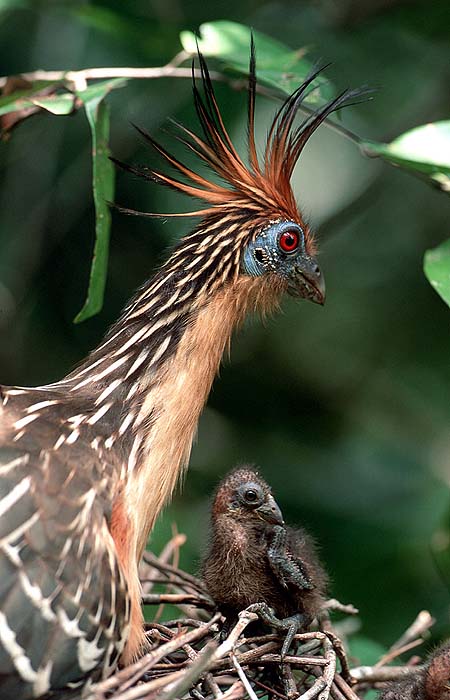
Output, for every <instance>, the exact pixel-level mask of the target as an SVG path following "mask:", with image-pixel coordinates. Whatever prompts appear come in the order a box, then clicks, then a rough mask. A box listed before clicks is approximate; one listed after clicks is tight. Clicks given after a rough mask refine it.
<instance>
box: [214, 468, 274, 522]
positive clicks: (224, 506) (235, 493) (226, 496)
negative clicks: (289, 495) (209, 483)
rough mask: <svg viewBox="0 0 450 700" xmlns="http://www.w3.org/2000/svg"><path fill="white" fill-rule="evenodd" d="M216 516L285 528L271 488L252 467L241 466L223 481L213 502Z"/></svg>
mask: <svg viewBox="0 0 450 700" xmlns="http://www.w3.org/2000/svg"><path fill="white" fill-rule="evenodd" d="M212 514H213V517H216V518H217V517H218V516H220V515H227V516H230V517H232V518H233V520H241V521H245V522H248V521H254V522H261V521H263V522H264V523H268V524H270V525H283V524H284V521H283V515H282V513H281V510H280V508H279V506H278V504H277V502H276V501H275V499H274V497H273V496H272V494H271V492H270V488H269V486H268V485H267V484H266V482H265V481H264V480H263V479H262V478H261V477H260V475H259V474H258V472H257V471H256V470H255V469H253V468H252V467H240V468H239V469H236V470H234V471H232V472H231V473H230V474H228V476H226V477H225V479H223V481H221V483H220V485H219V487H218V489H217V492H216V495H215V498H214V503H213V508H212Z"/></svg>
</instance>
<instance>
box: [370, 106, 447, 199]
mask: <svg viewBox="0 0 450 700" xmlns="http://www.w3.org/2000/svg"><path fill="white" fill-rule="evenodd" d="M361 147H362V148H363V150H364V151H365V152H366V153H367V154H368V155H374V156H380V157H381V158H384V159H385V160H387V161H389V162H390V163H392V164H393V165H397V166H399V167H401V168H405V169H406V170H412V171H415V172H416V173H418V174H421V175H425V177H428V178H430V180H431V181H432V183H433V184H435V185H436V186H437V187H439V189H441V190H443V191H444V192H447V193H448V194H450V120H447V121H441V122H434V123H430V124H424V125H422V126H418V127H417V128H415V129H412V130H411V131H407V132H406V133H405V134H402V135H401V136H399V137H398V138H396V139H395V140H394V141H392V142H391V143H388V144H386V143H376V142H375V141H365V142H362V143H361Z"/></svg>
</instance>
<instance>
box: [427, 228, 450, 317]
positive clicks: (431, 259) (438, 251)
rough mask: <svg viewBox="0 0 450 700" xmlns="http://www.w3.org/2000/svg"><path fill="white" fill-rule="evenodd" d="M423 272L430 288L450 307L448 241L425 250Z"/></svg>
mask: <svg viewBox="0 0 450 700" xmlns="http://www.w3.org/2000/svg"><path fill="white" fill-rule="evenodd" d="M424 272H425V276H426V277H427V279H428V281H429V283H430V284H431V286H432V287H433V288H434V289H435V290H436V292H437V293H438V294H439V296H440V297H442V299H443V300H444V301H445V303H446V304H447V305H448V306H450V240H448V241H445V242H444V243H441V245H439V246H438V247H437V248H433V249H431V250H427V252H426V253H425V260H424Z"/></svg>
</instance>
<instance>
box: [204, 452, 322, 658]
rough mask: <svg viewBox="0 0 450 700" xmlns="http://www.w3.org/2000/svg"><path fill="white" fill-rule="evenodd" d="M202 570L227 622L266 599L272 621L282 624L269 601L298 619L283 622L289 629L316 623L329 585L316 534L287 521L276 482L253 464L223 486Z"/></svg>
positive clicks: (282, 614) (214, 509)
mask: <svg viewBox="0 0 450 700" xmlns="http://www.w3.org/2000/svg"><path fill="white" fill-rule="evenodd" d="M202 575H203V579H204V581H205V583H206V586H207V587H208V590H209V593H210V595H211V596H212V598H213V599H214V601H215V603H216V604H217V606H218V608H219V610H220V611H221V612H222V613H223V615H225V617H226V618H227V624H232V623H233V622H234V621H235V620H236V619H237V616H238V613H239V612H240V611H241V610H243V609H244V608H248V607H249V606H251V605H254V604H260V603H263V604H264V605H263V607H262V608H260V611H261V612H262V613H263V619H264V618H265V619H266V621H267V622H268V623H269V624H272V623H273V626H277V625H276V622H275V621H274V620H273V621H272V622H271V620H270V615H265V614H264V613H265V612H267V608H266V606H268V607H269V608H271V609H272V610H273V613H274V616H275V617H276V618H278V619H279V620H281V621H283V620H286V619H289V620H291V619H292V622H288V623H286V624H283V625H281V626H279V629H284V630H286V631H289V629H290V627H291V626H292V625H294V627H295V629H293V630H292V631H297V630H298V629H304V628H305V627H307V626H308V625H309V624H310V623H311V621H312V620H313V618H314V617H316V615H317V614H318V613H319V611H320V609H321V606H322V604H323V602H324V596H325V591H326V584H327V575H326V573H325V571H324V569H323V567H322V565H321V564H320V562H319V559H318V556H317V552H316V547H315V545H314V541H313V540H312V538H311V537H310V535H308V533H307V532H306V531H305V530H304V529H302V528H297V529H294V528H292V527H287V526H285V525H284V522H283V517H282V514H281V511H280V509H279V507H278V505H277V503H276V502H275V500H274V498H273V496H272V494H271V491H270V487H269V486H268V484H267V483H266V482H265V481H264V480H263V479H262V478H261V476H260V475H259V473H258V472H257V471H256V470H255V469H254V468H253V467H248V466H245V467H240V468H239V469H237V470H235V471H233V472H231V473H230V474H229V475H228V476H226V477H225V479H224V480H223V481H222V482H221V483H220V485H219V487H218V489H217V492H216V495H215V498H214V502H213V505H212V510H211V541H210V546H209V551H208V554H207V556H206V558H205V561H204V564H203V569H202ZM255 609H256V608H255ZM295 623H298V624H295ZM289 641H290V640H289V639H288V644H287V645H286V647H288V646H289ZM286 650H287V648H286V649H285V651H286Z"/></svg>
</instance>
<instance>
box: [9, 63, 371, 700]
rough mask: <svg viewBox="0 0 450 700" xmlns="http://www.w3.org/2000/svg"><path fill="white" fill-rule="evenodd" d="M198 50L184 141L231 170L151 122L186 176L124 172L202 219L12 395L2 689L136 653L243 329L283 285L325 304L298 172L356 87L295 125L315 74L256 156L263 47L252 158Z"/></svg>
mask: <svg viewBox="0 0 450 700" xmlns="http://www.w3.org/2000/svg"><path fill="white" fill-rule="evenodd" d="M199 61H200V69H201V73H202V77H203V79H202V84H203V93H201V91H200V90H199V88H198V86H197V85H196V83H195V82H194V86H193V93H194V103H195V107H196V110H197V114H198V120H199V122H200V127H201V129H202V131H203V138H201V137H200V136H198V135H197V134H195V133H194V132H192V131H190V130H188V129H186V128H185V127H182V126H180V127H179V128H180V133H181V136H180V137H179V138H180V139H181V140H182V141H183V142H184V144H185V146H186V147H187V148H188V149H189V150H190V151H191V152H193V153H194V154H195V155H196V156H197V157H198V158H199V159H200V160H201V161H202V162H203V163H206V164H207V165H208V166H209V167H210V169H211V170H213V171H214V172H215V173H216V174H217V175H218V176H220V178H221V180H222V183H221V184H220V183H218V182H217V181H216V180H214V181H213V180H211V181H209V180H207V179H206V178H205V177H204V176H202V175H198V174H197V173H196V172H194V171H193V170H191V169H190V168H188V167H187V166H185V165H183V163H182V162H180V161H179V160H177V159H175V158H174V157H173V156H171V155H170V153H169V152H168V151H166V150H165V149H164V148H163V147H162V146H160V145H159V144H158V143H157V142H156V141H155V140H154V139H153V137H152V136H150V135H149V134H146V133H144V132H142V133H144V136H145V138H146V139H147V141H148V142H149V144H150V145H151V146H152V147H153V149H154V150H155V151H156V152H158V153H159V154H160V155H161V156H162V157H163V159H165V161H167V163H169V164H170V165H171V166H173V168H174V169H175V170H176V171H178V173H179V174H180V175H181V177H182V178H184V180H179V179H177V178H176V177H172V176H170V175H165V174H164V173H163V172H160V171H159V170H155V169H153V168H144V169H138V168H135V167H131V166H124V167H127V169H128V170H129V171H130V172H132V173H134V174H138V175H142V176H143V177H144V178H146V179H148V180H150V181H156V182H159V183H161V184H163V185H166V186H168V187H170V188H172V189H174V190H177V191H179V192H182V193H185V194H187V195H190V196H192V197H197V198H200V199H202V200H204V201H206V204H207V206H206V208H204V209H202V210H200V211H197V212H194V214H196V215H199V216H200V217H201V219H200V222H199V223H198V224H197V225H196V226H195V228H194V229H193V230H192V232H191V233H188V234H187V235H184V237H182V238H181V240H180V242H179V243H178V244H177V245H176V246H175V247H174V249H173V250H172V252H171V254H170V256H169V258H168V260H167V262H165V263H164V264H163V265H162V266H161V267H160V269H159V270H158V271H157V272H156V273H155V274H154V276H153V277H152V278H151V279H150V280H149V281H148V282H146V283H145V284H144V285H143V287H142V288H141V289H140V290H139V291H138V292H137V294H136V295H135V296H134V297H133V298H132V300H131V301H130V302H129V304H128V305H127V306H126V308H125V310H124V312H123V314H122V316H121V317H120V319H119V320H118V321H117V322H116V323H115V324H114V325H113V326H112V327H111V329H110V330H109V332H108V333H107V334H106V337H105V338H104V340H103V341H102V342H101V343H100V345H99V346H98V347H97V348H96V349H95V350H93V351H92V352H91V354H90V355H89V356H88V357H87V358H86V359H85V360H84V361H83V362H82V363H81V364H80V366H79V367H78V368H77V369H75V370H73V371H72V372H70V374H68V375H67V376H66V377H65V378H64V379H62V380H61V381H58V382H55V383H54V384H49V385H46V386H40V387H36V388H22V387H14V388H11V387H9V388H8V387H5V388H3V389H2V390H1V394H0V446H1V447H0V450H1V452H0V696H1V697H5V698H6V697H14V698H15V700H26V699H27V698H32V697H38V696H40V695H42V694H44V693H46V692H47V691H49V690H56V689H60V688H64V687H66V686H67V685H68V684H72V685H73V684H79V685H80V686H83V685H84V684H86V682H87V680H86V679H87V678H88V677H90V678H91V679H93V680H95V679H98V678H101V677H104V676H106V675H107V674H109V673H110V672H111V670H112V669H114V667H115V666H116V664H117V661H118V658H119V657H121V660H122V663H127V662H129V661H130V660H132V659H133V658H134V657H136V656H137V655H138V654H139V653H140V652H141V651H142V649H143V647H144V642H145V636H144V628H143V616H142V612H141V606H140V585H139V578H138V564H139V560H140V558H141V554H142V551H143V549H144V547H145V544H146V542H147V538H148V535H149V532H150V530H151V528H152V526H153V523H154V521H155V518H156V517H157V515H158V513H159V511H160V510H161V508H162V507H163V506H164V504H165V503H167V501H168V499H169V498H170V495H171V493H172V491H173V489H174V486H175V484H176V482H177V479H178V477H179V475H180V473H181V471H182V470H183V469H184V468H185V467H186V465H187V463H188V460H189V454H190V450H191V444H192V440H193V437H194V435H195V432H196V428H197V422H198V418H199V415H200V412H201V410H202V408H203V406H204V404H205V401H206V399H207V397H208V393H209V390H210V387H211V384H212V381H213V379H214V376H215V374H216V371H217V369H218V366H219V363H220V361H221V358H222V354H223V352H224V350H225V348H227V347H228V345H229V342H230V338H231V334H232V332H233V330H234V328H235V327H236V326H237V325H238V324H239V323H240V322H241V321H242V320H243V319H244V317H245V316H246V314H247V313H248V312H250V311H259V312H261V313H266V312H268V311H270V310H272V309H274V308H276V307H277V305H278V304H279V302H280V300H281V298H282V296H283V294H284V293H286V292H287V293H288V294H291V295H294V296H297V297H300V298H303V299H309V300H311V301H314V302H317V303H319V304H322V303H323V301H324V294H325V292H324V283H323V278H322V275H321V272H320V269H319V267H318V265H317V262H316V259H315V257H314V256H315V252H316V247H315V243H314V240H313V235H312V233H311V231H310V228H309V226H308V224H307V222H306V221H305V220H304V219H303V216H302V215H301V213H300V212H299V210H298V208H297V206H296V203H295V199H294V195H293V193H292V190H291V187H290V182H289V181H290V177H291V174H292V171H293V169H294V166H295V164H296V162H297V159H298V157H299V156H300V154H301V152H302V150H303V148H304V146H305V144H306V142H307V141H308V139H309V138H310V136H311V135H312V134H313V132H314V131H315V130H316V129H317V127H318V126H319V125H320V124H321V123H322V122H323V120H324V119H326V118H327V117H328V115H329V114H331V113H332V112H333V111H334V110H336V109H338V108H340V107H342V106H344V105H345V104H347V103H349V102H352V101H354V98H355V97H356V95H357V94H358V93H357V92H351V91H345V92H343V93H342V94H340V95H338V96H337V97H335V98H334V99H332V100H331V101H330V102H328V103H327V104H325V105H323V106H322V107H320V108H318V109H317V111H316V112H315V113H314V114H312V115H311V116H309V117H308V118H306V119H305V120H304V121H303V122H301V123H300V124H299V125H298V126H295V127H294V126H293V122H294V117H295V115H296V113H297V111H298V109H299V107H300V106H301V104H302V100H303V99H304V98H305V96H307V95H308V92H309V91H310V90H311V89H313V87H314V80H315V78H316V75H317V72H315V73H313V74H311V75H310V76H309V77H308V78H307V79H306V80H305V82H304V83H303V85H301V86H300V87H299V88H298V89H297V90H296V91H295V92H294V93H293V94H292V95H291V97H289V98H288V99H287V100H286V102H285V103H284V104H283V105H282V106H281V108H280V109H279V110H278V112H277V114H276V115H275V118H274V120H273V123H272V126H271V128H270V130H269V134H268V138H267V143H266V147H265V151H264V159H263V161H260V160H259V158H258V156H257V152H256V147H255V137H254V112H255V85H256V77H255V58H254V51H253V49H252V51H251V61H250V83H249V93H248V95H249V96H248V125H247V128H248V159H249V163H248V165H246V164H245V163H244V161H243V160H242V159H241V157H240V156H239V155H238V153H237V152H236V150H235V149H234V147H233V144H232V143H231V140H230V137H229V135H228V133H227V131H226V128H225V126H224V124H223V121H222V118H221V115H220V112H219V109H218V106H217V103H216V100H215V96H214V91H213V87H212V84H211V81H210V77H209V75H208V70H207V67H206V65H205V62H204V60H203V58H202V56H200V57H199ZM129 213H136V212H129ZM187 215H188V216H192V212H190V213H188V214H187ZM177 216H179V215H177Z"/></svg>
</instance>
